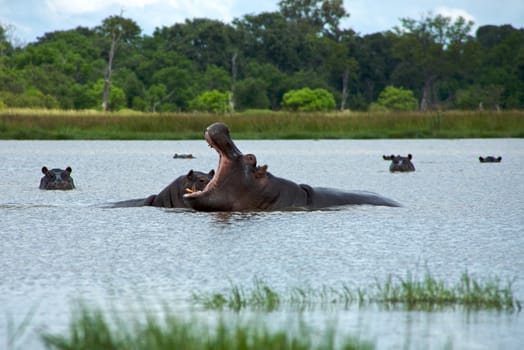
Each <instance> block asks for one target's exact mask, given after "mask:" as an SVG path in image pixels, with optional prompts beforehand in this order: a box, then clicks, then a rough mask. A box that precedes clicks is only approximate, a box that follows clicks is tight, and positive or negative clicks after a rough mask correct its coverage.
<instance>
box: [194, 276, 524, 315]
mask: <svg viewBox="0 0 524 350" xmlns="http://www.w3.org/2000/svg"><path fill="white" fill-rule="evenodd" d="M193 300H194V301H195V302H196V303H198V304H202V305H203V306H204V307H207V308H210V309H221V308H229V309H232V310H236V311H238V310H240V309H242V308H245V307H253V308H260V309H263V310H274V309H276V308H278V307H280V306H283V305H289V306H298V307H304V306H311V305H326V304H339V305H343V306H348V305H351V304H358V305H365V304H371V303H373V304H380V305H385V306H400V307H405V308H407V309H420V310H432V309H436V308H440V307H446V306H462V307H464V308H466V309H495V310H506V311H520V310H521V302H520V301H519V300H517V299H516V298H515V297H514V296H513V291H512V282H511V281H508V282H507V283H506V284H505V285H502V283H501V281H500V280H499V279H496V278H490V279H487V280H485V281H480V280H477V279H475V278H473V277H472V276H471V275H470V274H469V273H467V272H464V273H463V274H462V276H461V278H460V280H459V281H458V282H457V283H455V284H453V285H448V284H447V283H445V282H444V281H441V280H437V279H436V278H435V277H433V276H432V275H431V274H430V273H429V272H426V274H425V276H424V278H422V279H420V280H419V279H416V278H415V277H413V275H412V274H409V273H408V274H407V277H406V278H401V277H394V276H391V275H390V276H389V277H388V278H387V279H386V281H385V282H378V281H377V282H376V284H375V285H373V286H371V288H367V289H365V288H356V289H355V288H351V287H350V286H348V285H347V284H344V285H342V286H341V288H334V287H327V286H323V287H321V288H320V289H313V288H298V287H295V288H292V289H290V290H288V291H285V292H284V293H280V294H279V293H278V292H277V291H275V290H274V289H272V288H271V287H270V286H268V285H267V284H266V283H265V282H263V281H261V280H260V279H257V278H255V280H254V286H253V288H251V289H245V288H242V287H239V286H232V287H231V289H230V290H229V292H227V293H225V294H222V293H202V292H200V293H193Z"/></svg>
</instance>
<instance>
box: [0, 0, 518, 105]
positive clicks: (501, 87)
mask: <svg viewBox="0 0 524 350" xmlns="http://www.w3.org/2000/svg"><path fill="white" fill-rule="evenodd" d="M278 6H279V10H278V11H275V12H263V13H260V14H249V15H244V16H243V17H241V18H237V19H235V20H233V21H232V23H231V24H229V23H223V22H221V21H217V20H211V19H205V18H198V19H191V20H189V19H188V20H186V21H185V22H184V23H175V24H173V25H172V26H170V27H166V26H163V27H159V28H156V30H155V31H154V33H153V34H152V35H151V36H149V35H142V29H141V28H140V27H139V26H138V25H137V23H136V22H135V21H134V20H133V19H130V18H125V17H123V15H122V14H121V15H114V16H109V17H107V18H106V19H104V20H103V21H102V23H101V24H100V25H99V26H96V27H94V28H86V27H77V28H75V29H71V30H66V31H55V32H51V33H45V34H44V35H43V36H42V37H39V38H38V40H37V41H36V42H33V43H29V44H27V45H25V46H16V45H13V44H12V42H13V37H12V35H13V29H14V31H16V28H12V27H10V26H5V25H4V26H3V25H2V24H1V23H0V108H6V107H7V108H9V107H30V108H53V109H78V110H80V109H105V110H121V109H133V110H139V111H146V112H192V111H195V110H197V108H196V107H195V106H202V105H204V106H205V105H206V104H205V103H204V104H202V103H197V104H195V102H194V101H196V100H197V99H199V98H200V100H199V101H202V96H203V95H204V94H205V93H206V92H211V91H214V92H222V93H225V94H227V95H226V96H228V100H227V104H228V110H231V109H233V110H235V111H245V110H253V109H271V110H280V109H281V108H282V101H283V96H284V94H285V93H286V92H288V91H290V90H298V89H302V88H306V87H307V88H310V89H324V90H326V91H328V92H330V93H331V94H332V95H333V96H334V98H335V101H336V108H337V109H341V110H344V109H351V110H360V111H364V110H368V109H369V108H370V106H373V103H374V102H375V101H377V99H378V97H379V94H380V93H381V92H382V91H383V90H384V89H385V88H386V87H388V86H394V87H399V88H403V89H406V90H410V91H412V92H413V96H414V97H415V99H416V101H417V104H416V108H417V109H420V110H428V109H438V110H446V109H470V110H473V109H486V110H496V109H524V29H523V28H514V27H512V26H511V25H503V26H493V25H487V26H481V27H479V28H478V29H477V31H476V32H475V33H474V34H473V33H472V27H473V23H472V22H468V21H466V20H464V19H463V18H461V17H459V18H458V19H454V20H453V19H451V18H448V17H444V16H441V15H435V16H434V15H432V14H431V13H429V14H427V15H426V16H422V17H421V18H420V19H411V18H404V19H401V20H400V21H399V25H398V26H397V27H394V28H392V29H391V30H389V31H386V32H381V33H375V34H370V35H364V36H362V35H359V34H358V33H355V32H354V31H353V30H351V29H344V28H341V26H340V23H341V20H342V19H344V18H346V17H349V15H350V14H349V13H347V12H346V10H345V9H344V8H343V2H342V1H338V0H316V1H292V0H282V1H279V2H278ZM349 23H351V18H350V19H349ZM209 103H212V102H209Z"/></svg>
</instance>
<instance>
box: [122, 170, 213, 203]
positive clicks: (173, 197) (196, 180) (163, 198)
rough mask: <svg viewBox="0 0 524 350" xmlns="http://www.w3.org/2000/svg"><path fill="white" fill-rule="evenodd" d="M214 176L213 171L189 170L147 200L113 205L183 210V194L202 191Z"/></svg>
mask: <svg viewBox="0 0 524 350" xmlns="http://www.w3.org/2000/svg"><path fill="white" fill-rule="evenodd" d="M214 175H215V171H214V170H211V171H210V172H209V173H204V172H201V171H195V170H193V169H191V170H189V172H188V173H187V174H186V175H181V176H179V177H178V178H176V179H175V180H174V181H173V182H171V183H170V184H169V185H168V186H166V188H164V189H163V190H162V191H160V193H158V194H152V195H151V196H149V197H147V198H139V199H131V200H126V201H121V202H117V203H114V204H113V206H114V207H143V206H152V207H163V208H185V207H186V205H185V204H184V201H183V199H182V196H183V195H184V193H188V192H189V193H190V192H194V191H199V190H202V189H204V187H205V186H206V185H207V184H208V182H209V180H211V178H212V177H213V176H214Z"/></svg>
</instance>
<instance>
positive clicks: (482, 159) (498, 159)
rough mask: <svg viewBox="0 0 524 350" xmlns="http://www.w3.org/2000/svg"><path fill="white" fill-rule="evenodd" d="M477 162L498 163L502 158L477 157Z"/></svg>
mask: <svg viewBox="0 0 524 350" xmlns="http://www.w3.org/2000/svg"><path fill="white" fill-rule="evenodd" d="M479 160H480V162H481V163H500V161H501V160H502V157H500V156H499V157H493V156H487V157H479Z"/></svg>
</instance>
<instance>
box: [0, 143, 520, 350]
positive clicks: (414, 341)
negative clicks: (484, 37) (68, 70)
mask: <svg viewBox="0 0 524 350" xmlns="http://www.w3.org/2000/svg"><path fill="white" fill-rule="evenodd" d="M233 136H234V134H233ZM237 145H238V147H239V148H240V149H241V150H242V151H243V152H244V153H254V154H256V156H257V159H258V162H259V164H268V165H269V171H270V172H272V173H273V174H274V175H277V176H281V177H286V178H288V179H291V180H293V181H295V182H298V183H308V184H310V185H315V186H329V187H336V188H342V189H347V190H366V191H373V192H377V193H379V194H381V195H383V196H386V197H389V198H392V199H394V200H396V201H398V202H400V203H401V204H402V207H401V208H389V207H373V206H354V207H344V208H340V209H334V210H322V211H311V212H304V211H292V212H288V211H285V212H252V213H198V212H192V211H188V210H174V209H160V208H151V207H142V208H117V209H113V208H107V204H108V203H111V202H114V201H119V200H126V199H132V198H140V197H146V196H148V195H150V194H153V193H158V192H160V191H161V190H162V189H163V188H164V187H165V186H166V185H167V184H169V183H170V182H171V181H172V180H173V179H174V178H176V177H178V176H179V175H182V174H185V173H187V171H188V170H189V169H195V170H200V171H205V172H208V171H209V170H210V169H212V168H216V165H217V159H218V157H217V154H216V153H215V152H214V151H213V150H212V149H210V148H209V147H208V146H207V144H206V143H205V142H204V141H0V161H1V164H2V165H3V167H4V169H3V176H2V181H0V263H1V270H0V271H1V278H0V348H1V347H2V346H3V344H6V337H7V330H6V323H7V320H8V319H9V318H12V319H13V320H14V321H15V323H16V322H21V320H22V319H23V318H24V316H26V315H27V314H28V313H29V312H30V310H32V309H34V310H36V311H35V315H34V316H33V320H32V328H31V331H30V332H26V334H25V336H24V337H22V338H21V339H19V340H18V341H17V344H16V345H19V346H20V347H21V348H24V349H25V348H36V349H38V348H41V343H40V342H39V340H38V337H37V334H38V331H39V330H40V328H41V326H42V325H45V326H46V327H48V329H51V330H64V329H65V327H66V325H67V322H68V321H69V318H70V316H71V303H72V302H73V301H74V300H76V299H78V298H82V299H84V300H91V301H95V302H97V303H107V304H119V305H121V306H122V305H124V306H126V305H129V306H130V307H132V306H133V305H136V304H141V303H142V304H143V303H144V300H147V302H146V303H147V304H148V305H149V306H151V307H153V306H154V305H155V303H158V302H160V301H166V300H167V301H169V302H170V303H172V304H173V305H176V306H177V307H180V308H182V309H185V308H186V309H187V308H188V307H189V304H190V302H189V300H190V296H191V293H192V292H193V291H195V290H197V291H217V292H224V291H226V290H228V289H229V287H230V285H231V284H235V285H242V286H245V287H250V286H252V285H253V278H254V277H258V278H261V279H263V280H264V281H265V282H267V283H268V284H269V285H270V286H272V287H274V288H276V289H277V290H282V291H285V290H286V289H289V288H292V287H297V286H298V287H306V286H310V287H313V288H316V287H321V286H324V285H327V286H333V287H339V286H341V284H342V283H344V284H348V285H351V286H354V287H355V288H365V287H366V286H370V285H372V284H374V283H375V281H376V280H378V281H384V280H385V279H386V277H387V276H388V275H391V274H393V275H395V276H400V277H405V276H406V273H407V272H411V273H412V274H415V275H416V276H420V277H422V276H423V275H424V273H425V272H426V270H427V269H429V270H430V271H431V273H432V274H433V275H434V276H435V277H436V278H438V279H443V280H445V281H449V283H455V282H457V281H458V279H459V278H460V276H461V274H462V273H463V272H465V271H468V273H470V274H471V275H473V276H474V277H475V278H478V279H480V280H482V279H483V278H489V277H493V276H496V277H500V278H501V279H502V280H503V281H505V280H506V279H515V282H514V285H513V290H514V292H515V293H516V297H517V298H518V299H519V300H524V278H523V276H522V273H523V271H524V259H523V256H524V234H523V233H524V229H523V227H524V215H523V213H524V182H523V181H522V179H523V178H524V177H523V175H524V174H523V172H524V140H521V139H489V140H475V139H468V140H373V141H362V140H359V141H354V140H333V141H331V140H321V141H312V140H306V141H242V140H240V141H237ZM174 153H192V154H193V155H195V156H196V159H191V160H188V159H172V156H173V154H174ZM391 153H395V154H403V155H406V154H407V153H412V154H413V156H414V159H413V162H414V164H415V167H416V169H417V170H416V172H414V173H409V174H391V173H390V172H389V171H388V167H389V162H386V161H383V160H382V155H383V154H391ZM487 155H494V156H498V155H501V156H502V157H503V160H502V162H501V163H498V164H481V163H480V162H479V161H478V157H479V156H487ZM44 165H45V166H47V167H48V168H55V167H62V168H65V167H66V166H71V167H72V168H73V173H72V177H73V178H74V180H75V184H76V186H77V189H75V190H73V191H42V190H39V189H38V185H39V181H40V177H41V176H42V174H41V173H40V169H41V167H42V166H44ZM205 314H206V313H205ZM256 317H259V318H260V317H262V318H264V317H267V318H268V319H270V320H271V321H272V322H273V323H276V324H278V322H279V320H280V322H287V320H288V319H289V317H290V316H289V312H288V311H281V312H275V313H271V314H269V315H266V314H262V315H256ZM301 317H304V318H305V319H307V320H308V322H310V323H311V324H314V325H318V327H319V328H320V327H323V326H325V325H326V323H327V322H328V321H329V322H331V321H332V320H336V322H337V325H338V327H339V328H340V330H341V331H342V332H345V333H347V334H351V335H358V336H359V337H361V338H363V339H370V340H373V341H375V343H376V344H377V346H378V348H383V349H397V348H405V349H419V348H431V349H442V348H445V347H446V346H448V345H450V344H451V345H452V347H453V348H457V349H466V348H467V349H520V348H522V347H523V346H524V332H522V331H521V330H522V329H524V322H523V320H522V315H521V314H515V313H506V312H495V311H478V312H465V311H464V310H461V309H445V310H441V311H437V312H420V311H411V312H407V311H403V310H384V309H383V308H381V307H378V306H372V307H367V308H358V307H351V308H349V309H343V308H334V309H329V310H310V311H306V312H304V313H302V314H301ZM273 319H274V320H273ZM326 320H327V321H326Z"/></svg>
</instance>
